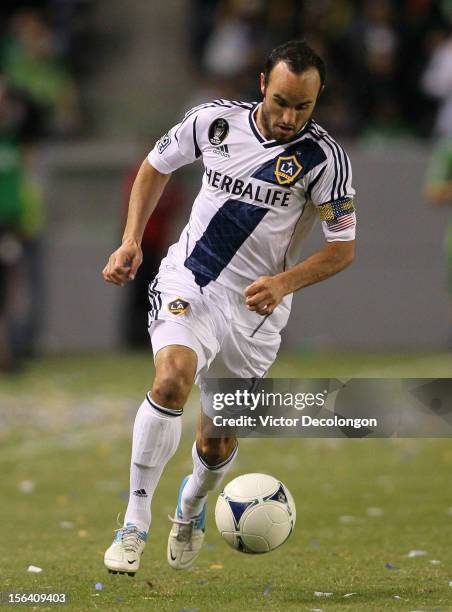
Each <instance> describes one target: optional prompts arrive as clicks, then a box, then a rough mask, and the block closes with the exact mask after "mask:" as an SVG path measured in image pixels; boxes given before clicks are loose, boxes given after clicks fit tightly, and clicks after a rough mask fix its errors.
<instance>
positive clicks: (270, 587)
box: [263, 578, 272, 597]
mask: <svg viewBox="0 0 452 612" xmlns="http://www.w3.org/2000/svg"><path fill="white" fill-rule="evenodd" d="M271 590H272V579H271V578H270V580H269V581H268V583H267V584H266V585H265V588H264V592H263V595H264V597H267V595H268V594H269V593H270V591H271Z"/></svg>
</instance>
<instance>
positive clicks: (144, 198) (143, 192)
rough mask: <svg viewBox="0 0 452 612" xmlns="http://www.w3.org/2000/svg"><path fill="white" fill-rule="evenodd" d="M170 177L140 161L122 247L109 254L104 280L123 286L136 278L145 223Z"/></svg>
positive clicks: (141, 254)
mask: <svg viewBox="0 0 452 612" xmlns="http://www.w3.org/2000/svg"><path fill="white" fill-rule="evenodd" d="M170 177H171V174H163V173H161V172H159V171H158V170H157V169H156V168H154V167H153V166H152V165H151V164H150V163H149V161H148V160H147V159H145V160H144V161H143V163H142V164H141V167H140V169H139V171H138V174H137V177H136V179H135V182H134V184H133V187H132V192H131V194H130V201H129V210H128V213H127V222H126V227H125V230H124V235H123V237H122V243H121V246H120V247H119V248H118V249H116V251H114V253H112V254H111V255H110V258H109V260H108V263H107V265H106V266H105V268H104V269H103V272H102V273H103V276H104V279H105V280H106V281H107V282H109V283H114V284H115V285H124V283H125V282H126V281H131V280H133V279H134V278H135V274H136V272H137V270H138V268H139V266H140V264H141V262H142V260H143V253H142V250H141V241H142V239H143V234H144V230H145V228H146V224H147V222H148V220H149V218H150V216H151V214H152V212H153V211H154V209H155V207H156V206H157V203H158V201H159V199H160V196H161V195H162V193H163V190H164V189H165V186H166V184H167V183H168V181H169V179H170Z"/></svg>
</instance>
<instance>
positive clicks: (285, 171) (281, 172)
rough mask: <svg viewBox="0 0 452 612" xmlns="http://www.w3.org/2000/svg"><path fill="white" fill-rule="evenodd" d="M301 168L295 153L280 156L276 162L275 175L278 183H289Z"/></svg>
mask: <svg viewBox="0 0 452 612" xmlns="http://www.w3.org/2000/svg"><path fill="white" fill-rule="evenodd" d="M302 170H303V166H302V165H301V164H300V162H299V161H298V159H297V157H296V155H291V156H290V157H284V156H280V157H278V160H277V162H276V168H275V176H276V180H277V181H278V183H279V184H280V185H290V184H292V183H294V182H295V179H296V178H297V176H298V175H299V174H300V172H301V171H302Z"/></svg>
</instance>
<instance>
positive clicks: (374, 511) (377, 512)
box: [367, 507, 384, 517]
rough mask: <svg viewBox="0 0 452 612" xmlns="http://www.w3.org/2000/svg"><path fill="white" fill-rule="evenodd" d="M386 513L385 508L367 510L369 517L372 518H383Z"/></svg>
mask: <svg viewBox="0 0 452 612" xmlns="http://www.w3.org/2000/svg"><path fill="white" fill-rule="evenodd" d="M383 514H384V511H383V508H375V507H372V508H367V516H372V517H377V516H383Z"/></svg>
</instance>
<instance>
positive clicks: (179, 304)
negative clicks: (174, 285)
mask: <svg viewBox="0 0 452 612" xmlns="http://www.w3.org/2000/svg"><path fill="white" fill-rule="evenodd" d="M189 307H190V302H187V301H186V300H183V299H182V298H180V297H178V298H176V299H175V300H173V301H172V302H170V303H169V304H168V310H169V312H170V313H171V314H173V315H176V316H180V315H183V314H185V313H186V312H187V310H188V309H189Z"/></svg>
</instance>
